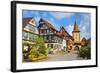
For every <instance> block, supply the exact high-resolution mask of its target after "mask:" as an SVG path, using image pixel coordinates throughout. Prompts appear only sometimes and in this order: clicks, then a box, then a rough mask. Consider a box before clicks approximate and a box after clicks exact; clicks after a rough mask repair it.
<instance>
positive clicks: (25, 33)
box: [22, 31, 28, 39]
mask: <svg viewBox="0 0 100 73" xmlns="http://www.w3.org/2000/svg"><path fill="white" fill-rule="evenodd" d="M22 36H23V37H22V38H23V39H27V38H28V33H27V32H24V31H23V35H22Z"/></svg>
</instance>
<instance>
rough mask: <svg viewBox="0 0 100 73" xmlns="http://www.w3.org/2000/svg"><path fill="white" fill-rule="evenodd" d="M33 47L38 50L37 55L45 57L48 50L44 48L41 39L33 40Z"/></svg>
mask: <svg viewBox="0 0 100 73" xmlns="http://www.w3.org/2000/svg"><path fill="white" fill-rule="evenodd" d="M34 47H35V48H37V50H38V52H39V53H42V54H44V55H47V51H48V49H47V48H46V47H45V43H44V41H43V38H42V37H39V38H36V39H35V44H34Z"/></svg>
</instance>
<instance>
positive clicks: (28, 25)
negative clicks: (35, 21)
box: [25, 24, 36, 32]
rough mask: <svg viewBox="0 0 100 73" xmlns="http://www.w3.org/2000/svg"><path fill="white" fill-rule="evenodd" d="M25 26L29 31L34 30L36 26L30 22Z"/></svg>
mask: <svg viewBox="0 0 100 73" xmlns="http://www.w3.org/2000/svg"><path fill="white" fill-rule="evenodd" d="M25 28H26V29H28V30H30V31H33V32H35V30H36V27H35V26H32V25H31V24H27V26H26V27H25Z"/></svg>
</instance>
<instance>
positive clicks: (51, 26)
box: [39, 18, 57, 31]
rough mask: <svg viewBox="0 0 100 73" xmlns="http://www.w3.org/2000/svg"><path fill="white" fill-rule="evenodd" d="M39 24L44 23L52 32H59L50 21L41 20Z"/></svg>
mask: <svg viewBox="0 0 100 73" xmlns="http://www.w3.org/2000/svg"><path fill="white" fill-rule="evenodd" d="M39 23H43V24H44V25H46V26H47V27H48V28H49V29H50V30H54V31H57V30H56V29H55V28H54V26H53V25H52V24H51V23H50V22H48V21H46V20H44V19H42V18H41V19H40V21H39ZM40 25H41V24H39V26H40Z"/></svg>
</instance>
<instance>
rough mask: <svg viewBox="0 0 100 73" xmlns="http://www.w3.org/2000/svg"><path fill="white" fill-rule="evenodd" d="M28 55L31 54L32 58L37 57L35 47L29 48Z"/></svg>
mask: <svg viewBox="0 0 100 73" xmlns="http://www.w3.org/2000/svg"><path fill="white" fill-rule="evenodd" d="M29 56H33V57H34V58H38V56H39V52H38V51H37V50H35V49H31V50H30V52H29Z"/></svg>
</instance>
